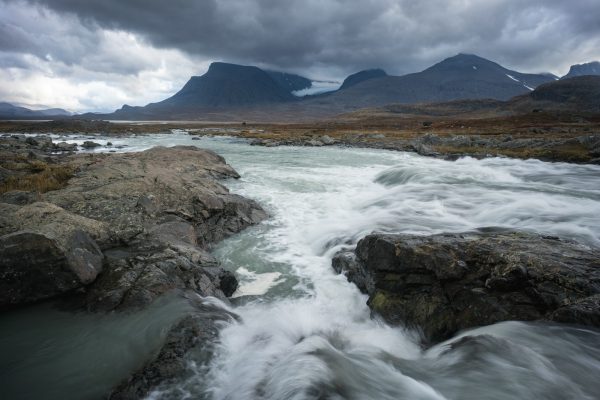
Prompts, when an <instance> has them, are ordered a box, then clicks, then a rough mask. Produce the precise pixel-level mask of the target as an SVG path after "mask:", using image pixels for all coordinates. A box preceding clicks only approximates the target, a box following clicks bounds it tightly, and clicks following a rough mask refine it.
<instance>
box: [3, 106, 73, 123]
mask: <svg viewBox="0 0 600 400" xmlns="http://www.w3.org/2000/svg"><path fill="white" fill-rule="evenodd" d="M70 115H72V113H70V112H69V111H67V110H63V109H62V108H48V109H44V110H31V109H29V108H26V107H20V106H15V105H13V104H10V103H5V102H0V119H50V118H54V117H66V116H70Z"/></svg>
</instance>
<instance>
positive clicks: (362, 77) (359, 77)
mask: <svg viewBox="0 0 600 400" xmlns="http://www.w3.org/2000/svg"><path fill="white" fill-rule="evenodd" d="M384 76H388V75H387V74H386V72H385V71H384V70H382V69H379V68H377V69H366V70H364V71H360V72H357V73H355V74H352V75H350V76H348V77H347V78H346V79H344V82H343V83H342V86H340V90H343V89H348V88H349V87H351V86H354V85H356V84H359V83H361V82H363V81H367V80H369V79H375V78H381V77H384Z"/></svg>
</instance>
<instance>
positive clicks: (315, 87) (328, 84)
mask: <svg viewBox="0 0 600 400" xmlns="http://www.w3.org/2000/svg"><path fill="white" fill-rule="evenodd" d="M340 85H341V83H340V82H335V81H312V85H311V86H310V87H308V88H306V89H301V90H294V91H293V92H292V94H293V95H294V96H297V97H304V96H310V95H315V94H321V93H326V92H333V91H335V90H338V89H339V88H340Z"/></svg>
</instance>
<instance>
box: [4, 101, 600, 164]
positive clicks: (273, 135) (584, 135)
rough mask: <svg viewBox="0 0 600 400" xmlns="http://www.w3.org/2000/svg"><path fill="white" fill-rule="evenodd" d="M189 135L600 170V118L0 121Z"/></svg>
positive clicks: (14, 128) (364, 115)
mask: <svg viewBox="0 0 600 400" xmlns="http://www.w3.org/2000/svg"><path fill="white" fill-rule="evenodd" d="M172 130H183V131H186V132H188V133H189V134H191V135H198V136H206V135H216V136H233V137H240V138H245V139H250V140H252V141H253V143H254V144H256V145H263V146H269V147H271V146H280V145H295V146H329V145H339V146H352V147H362V148H379V149H389V150H397V151H409V152H416V153H418V154H421V155H425V156H430V157H441V158H446V159H456V158H458V157H462V156H471V157H475V158H486V157H496V156H500V157H511V158H519V159H529V158H534V159H539V160H543V161H563V162H574V163H592V164H598V163H600V117H598V116H596V115H585V116H582V115H574V114H564V113H562V114H561V113H544V112H536V113H531V114H526V115H518V116H477V117H476V118H475V117H470V118H467V117H464V116H463V117H460V116H459V117H456V116H455V117H447V116H436V115H418V116H411V115H404V114H400V115H395V114H394V113H387V114H384V115H380V114H377V113H375V112H368V110H366V111H363V112H360V113H353V114H349V115H348V116H340V117H339V118H337V119H333V120H329V121H319V122H313V123H298V124H275V123H272V124H261V123H252V122H248V123H246V122H244V123H227V124H219V123H211V122H202V121H185V122H175V121H165V122H159V123H158V122H157V123H152V122H143V123H135V122H119V123H113V122H106V121H87V120H81V121H79V120H58V121H47V122H24V121H0V132H5V133H40V134H44V133H52V134H58V135H61V134H62V135H103V136H111V137H124V136H130V135H141V134H157V133H159V134H164V133H169V132H171V131H172Z"/></svg>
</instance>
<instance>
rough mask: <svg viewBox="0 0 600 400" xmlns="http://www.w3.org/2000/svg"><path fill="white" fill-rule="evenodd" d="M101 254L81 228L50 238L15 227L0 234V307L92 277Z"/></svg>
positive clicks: (35, 298)
mask: <svg viewBox="0 0 600 400" xmlns="http://www.w3.org/2000/svg"><path fill="white" fill-rule="evenodd" d="M102 260H103V255H102V252H101V251H100V249H99V248H98V246H97V244H96V243H95V242H94V240H93V239H91V238H90V237H89V235H87V234H86V233H85V232H83V231H74V232H72V234H71V235H70V236H69V237H68V238H63V239H62V240H61V239H59V238H56V237H55V238H52V237H49V236H47V235H43V234H40V233H36V232H29V231H19V232H15V233H11V234H8V235H4V236H2V237H0V307H7V306H14V305H19V304H24V303H31V302H35V301H38V300H42V299H46V298H50V297H53V296H56V295H59V294H62V293H65V292H68V291H71V290H74V289H77V288H81V287H83V286H85V285H88V284H90V283H91V282H93V281H94V279H95V278H96V276H97V275H98V274H99V273H100V272H101V271H102Z"/></svg>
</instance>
